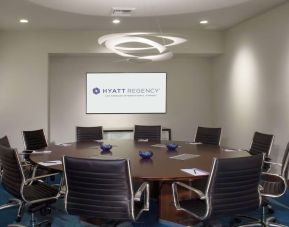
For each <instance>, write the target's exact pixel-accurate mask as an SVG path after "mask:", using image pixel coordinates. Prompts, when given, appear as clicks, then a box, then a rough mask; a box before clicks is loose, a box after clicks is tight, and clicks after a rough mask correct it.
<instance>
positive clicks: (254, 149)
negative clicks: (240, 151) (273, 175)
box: [248, 132, 274, 171]
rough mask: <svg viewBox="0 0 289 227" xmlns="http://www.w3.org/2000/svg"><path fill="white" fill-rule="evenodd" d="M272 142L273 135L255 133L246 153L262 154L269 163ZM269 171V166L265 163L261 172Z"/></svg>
mask: <svg viewBox="0 0 289 227" xmlns="http://www.w3.org/2000/svg"><path fill="white" fill-rule="evenodd" d="M273 141H274V135H270V134H265V133H261V132H255V133H254V136H253V139H252V143H251V147H250V149H249V150H248V152H249V153H250V154H251V155H256V154H261V153H264V154H265V160H266V161H270V160H271V159H270V157H269V155H270V152H271V148H272V145H273ZM269 169H270V164H269V163H268V162H267V163H266V162H265V163H264V166H263V171H268V170H269Z"/></svg>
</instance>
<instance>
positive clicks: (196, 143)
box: [188, 142, 203, 145]
mask: <svg viewBox="0 0 289 227" xmlns="http://www.w3.org/2000/svg"><path fill="white" fill-rule="evenodd" d="M188 144H195V145H198V144H203V143H201V142H188Z"/></svg>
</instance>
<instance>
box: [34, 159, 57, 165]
mask: <svg viewBox="0 0 289 227" xmlns="http://www.w3.org/2000/svg"><path fill="white" fill-rule="evenodd" d="M38 164H39V165H42V166H54V165H61V164H62V162H61V161H60V160H53V161H46V162H38Z"/></svg>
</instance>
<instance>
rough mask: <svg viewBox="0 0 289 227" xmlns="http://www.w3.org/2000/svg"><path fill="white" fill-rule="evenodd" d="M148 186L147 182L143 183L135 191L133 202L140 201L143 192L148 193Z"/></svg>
mask: <svg viewBox="0 0 289 227" xmlns="http://www.w3.org/2000/svg"><path fill="white" fill-rule="evenodd" d="M148 189H149V184H148V183H147V182H144V183H142V184H141V186H140V187H139V188H138V190H137V191H136V193H135V194H134V200H135V201H141V196H142V194H143V192H144V191H145V190H146V191H145V193H147V192H149V191H148Z"/></svg>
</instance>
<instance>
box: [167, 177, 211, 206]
mask: <svg viewBox="0 0 289 227" xmlns="http://www.w3.org/2000/svg"><path fill="white" fill-rule="evenodd" d="M178 186H180V187H183V188H185V189H187V190H190V191H193V192H195V193H196V194H197V195H198V196H199V198H200V199H201V200H204V199H206V198H207V197H206V195H205V194H204V193H203V192H202V191H200V190H198V189H196V188H193V187H191V186H189V185H187V184H184V183H182V182H174V183H173V184H172V190H173V199H174V205H175V207H176V209H177V210H182V207H181V206H180V202H179V201H180V200H179V193H178Z"/></svg>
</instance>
